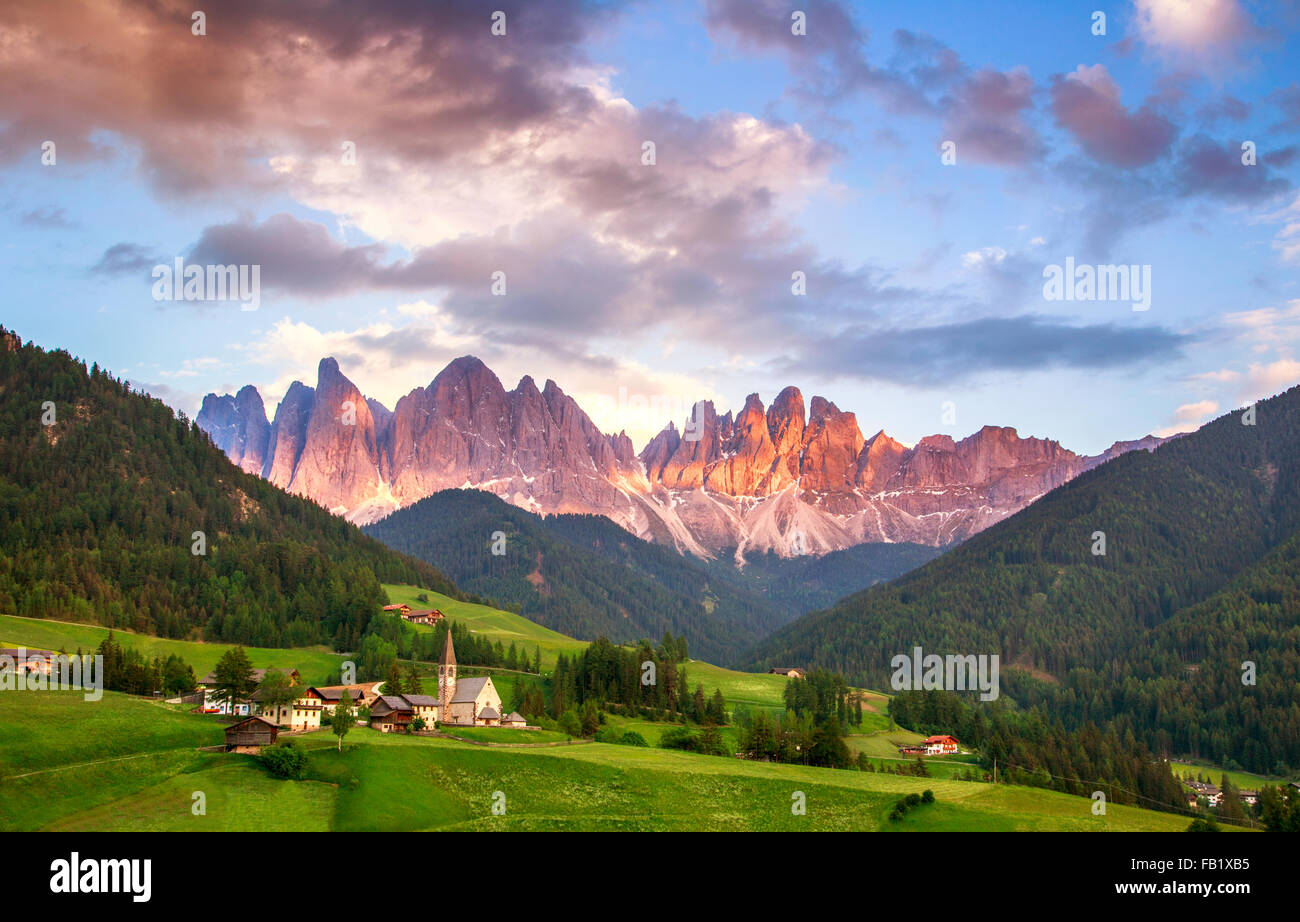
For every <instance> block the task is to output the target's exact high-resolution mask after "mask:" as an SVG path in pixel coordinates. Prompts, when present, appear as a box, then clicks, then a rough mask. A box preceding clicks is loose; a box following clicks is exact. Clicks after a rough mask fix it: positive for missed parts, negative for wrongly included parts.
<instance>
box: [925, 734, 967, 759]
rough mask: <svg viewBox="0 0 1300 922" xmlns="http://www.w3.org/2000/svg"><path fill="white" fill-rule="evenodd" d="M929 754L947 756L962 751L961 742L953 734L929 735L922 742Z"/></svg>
mask: <svg viewBox="0 0 1300 922" xmlns="http://www.w3.org/2000/svg"><path fill="white" fill-rule="evenodd" d="M921 745H923V746H924V747H925V754H926V755H928V756H947V755H953V754H954V753H958V752H961V744H960V743H958V742H957V740H956V739H955V738H954V737H951V736H927V737H926V738H925V740H924V742H923V743H922V744H921Z"/></svg>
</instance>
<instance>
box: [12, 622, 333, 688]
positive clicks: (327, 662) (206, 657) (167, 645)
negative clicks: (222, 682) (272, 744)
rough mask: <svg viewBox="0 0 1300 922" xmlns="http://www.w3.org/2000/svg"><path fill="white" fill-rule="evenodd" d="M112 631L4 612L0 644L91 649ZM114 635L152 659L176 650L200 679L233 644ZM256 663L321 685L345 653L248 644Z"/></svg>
mask: <svg viewBox="0 0 1300 922" xmlns="http://www.w3.org/2000/svg"><path fill="white" fill-rule="evenodd" d="M107 636H108V628H105V627H99V626H97V625H93V624H77V623H74V622H71V621H47V620H45V619H42V618H19V617H17V616H15V615H0V646H3V647H18V646H25V647H28V648H31V649H45V650H55V651H61V652H64V653H75V652H77V650H78V649H80V650H81V651H82V652H83V653H89V652H92V651H93V650H94V649H95V648H96V647H98V646H99V644H100V642H101V641H102V640H103V639H104V638H105V637H107ZM113 637H114V639H115V640H117V641H118V643H120V644H121V645H122V646H123V647H131V648H133V649H136V650H139V651H140V652H141V653H142V654H144V655H145V656H147V657H149V658H150V659H152V658H153V657H155V656H159V657H162V658H164V659H166V658H167V657H168V656H171V655H173V654H175V655H177V656H179V657H180V658H181V659H183V660H185V662H187V663H189V664H190V665H191V666H193V667H194V674H195V676H197V677H198V678H200V679H201V678H203V676H204V675H206V674H207V673H209V672H211V671H212V669H213V668H215V667H216V665H217V660H219V659H221V654H223V653H225V652H226V650H228V649H230V644H220V643H203V642H200V641H193V640H168V639H166V638H163V637H153V636H151V635H149V634H135V633H132V632H130V631H124V630H122V629H120V628H114V629H113ZM245 649H246V650H247V651H248V658H249V661H250V662H252V664H253V666H254V668H258V669H265V668H268V667H271V666H278V667H284V668H289V667H293V668H295V669H297V670H298V671H299V672H300V673H302V678H303V681H304V682H307V683H308V684H320V683H323V682H324V681H325V679H326V678H327V677H328V676H329V674H330V673H331V672H334V671H337V670H338V667H339V663H341V662H342V661H343V657H341V656H339V655H338V654H337V653H331V652H330V651H329V650H327V649H325V648H324V647H306V648H300V649H295V650H284V649H273V648H268V647H246V648H245Z"/></svg>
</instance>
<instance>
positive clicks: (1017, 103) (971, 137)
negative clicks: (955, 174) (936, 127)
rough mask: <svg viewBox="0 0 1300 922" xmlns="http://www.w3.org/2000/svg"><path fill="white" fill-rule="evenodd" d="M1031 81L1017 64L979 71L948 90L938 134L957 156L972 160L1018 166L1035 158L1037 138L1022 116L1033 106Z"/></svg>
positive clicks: (1039, 147) (1039, 143) (1038, 154)
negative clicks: (953, 146) (949, 142)
mask: <svg viewBox="0 0 1300 922" xmlns="http://www.w3.org/2000/svg"><path fill="white" fill-rule="evenodd" d="M1033 92H1034V81H1033V79H1032V78H1031V77H1030V76H1029V71H1027V70H1026V69H1025V68H1023V67H1017V68H1013V69H1012V70H1010V71H1007V72H1005V73H1003V72H1000V71H996V70H981V71H979V72H977V73H974V74H972V75H971V76H970V77H969V78H968V79H966V80H965V81H963V82H962V83H961V84H960V85H959V86H957V87H956V89H955V90H954V91H953V94H952V97H951V102H949V103H947V104H946V108H947V115H946V117H945V120H944V128H943V131H944V138H945V139H946V140H954V141H956V142H957V151H958V156H959V157H961V158H962V159H963V160H965V159H970V160H972V161H974V162H977V163H994V164H1001V165H1004V166H1010V165H1020V164H1025V163H1029V162H1031V161H1034V160H1037V159H1039V158H1041V156H1042V154H1043V150H1044V148H1043V143H1042V141H1041V140H1040V139H1039V137H1038V133H1037V132H1036V131H1035V130H1034V129H1033V128H1032V127H1031V126H1030V125H1029V123H1028V121H1027V119H1026V116H1027V115H1028V114H1029V113H1031V112H1032V111H1033Z"/></svg>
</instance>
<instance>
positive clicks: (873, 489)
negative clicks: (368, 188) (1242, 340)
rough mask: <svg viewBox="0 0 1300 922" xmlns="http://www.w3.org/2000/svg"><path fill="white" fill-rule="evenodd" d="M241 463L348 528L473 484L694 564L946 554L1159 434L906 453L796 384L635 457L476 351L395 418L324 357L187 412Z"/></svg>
mask: <svg viewBox="0 0 1300 922" xmlns="http://www.w3.org/2000/svg"><path fill="white" fill-rule="evenodd" d="M196 422H197V423H198V425H199V427H200V428H202V429H203V430H204V431H206V432H207V433H208V434H209V435H210V436H211V437H212V439H213V441H214V442H215V443H216V445H217V446H218V447H219V448H221V450H223V451H224V452H225V453H226V455H227V456H228V457H229V458H230V460H231V461H233V462H234V463H235V464H237V465H239V466H240V467H241V468H243V469H244V470H245V471H248V472H250V473H256V474H258V475H260V476H261V477H263V478H265V479H267V480H269V481H270V482H271V483H273V484H275V485H276V486H279V487H282V488H284V489H286V490H288V491H289V492H291V493H296V494H299V495H302V496H307V497H310V498H311V499H313V500H315V501H316V502H318V503H320V504H321V505H323V506H325V507H326V508H328V509H330V510H331V511H332V512H334V513H336V514H338V515H342V516H345V517H346V518H348V519H349V520H350V521H352V522H355V523H358V524H369V523H373V522H376V521H378V520H379V519H381V518H383V517H384V516H385V515H388V514H389V513H391V512H392V511H393V510H395V509H399V508H402V507H405V506H409V505H411V504H413V503H415V502H417V501H419V500H421V499H423V498H425V497H427V496H431V495H433V494H434V493H437V492H438V491H440V490H445V489H452V488H473V489H478V490H484V491H486V492H490V493H493V494H495V495H497V496H499V497H501V498H502V499H504V500H505V501H506V502H508V503H510V504H512V505H515V506H518V507H520V508H523V509H527V510H529V511H531V512H536V513H540V514H566V513H573V514H595V515H603V516H606V517H607V518H609V519H611V520H613V521H614V522H616V523H618V524H619V525H621V526H622V527H623V528H625V529H626V530H627V531H629V532H631V533H632V534H634V535H636V536H638V537H640V538H644V539H647V540H651V541H655V542H658V543H662V544H667V545H670V546H672V547H674V548H676V549H677V550H679V551H682V552H687V553H691V554H694V555H696V556H698V557H702V558H717V557H725V556H728V555H730V556H733V557H734V558H735V559H736V560H737V562H742V561H743V560H744V559H745V557H746V555H749V554H754V553H757V554H763V553H769V552H770V553H774V554H776V555H779V556H781V557H797V556H802V555H822V554H826V553H828V552H832V551H836V550H841V549H845V548H851V547H854V546H857V545H860V544H864V543H895V542H909V543H915V544H925V545H930V546H932V547H942V546H946V545H949V544H952V543H954V542H959V541H962V540H964V539H966V538H968V537H970V536H971V535H973V534H975V533H977V532H980V531H982V530H983V529H985V528H987V527H989V526H990V525H992V524H994V523H995V522H998V521H1001V520H1002V519H1005V518H1006V517H1007V516H1009V515H1011V514H1013V513H1015V512H1017V511H1018V510H1020V509H1022V508H1024V507H1025V506H1027V505H1028V504H1029V503H1031V502H1033V501H1034V500H1035V499H1037V498H1038V497H1040V496H1042V495H1043V494H1045V493H1047V492H1048V491H1050V490H1052V489H1054V488H1055V487H1058V486H1060V485H1061V484H1063V483H1065V482H1067V481H1069V480H1070V479H1072V478H1074V477H1076V476H1078V475H1079V474H1081V473H1083V472H1084V471H1087V470H1090V469H1092V468H1094V467H1096V466H1097V465H1099V464H1101V463H1102V462H1104V461H1108V460H1110V459H1111V458H1113V457H1116V456H1118V455H1120V454H1123V453H1125V452H1127V451H1131V450H1133V449H1136V448H1143V449H1147V450H1150V449H1152V448H1154V447H1155V446H1156V445H1158V444H1160V442H1161V440H1160V439H1157V438H1155V437H1153V436H1147V437H1145V438H1143V439H1139V440H1137V441H1132V442H1116V443H1115V444H1114V445H1112V446H1111V447H1110V448H1109V449H1107V450H1106V451H1105V452H1103V453H1102V454H1100V455H1096V456H1086V455H1080V454H1076V453H1075V452H1072V451H1069V450H1068V449H1066V448H1063V447H1062V446H1061V445H1060V444H1059V443H1057V442H1055V441H1052V440H1049V439H1040V438H1022V437H1021V436H1020V435H1019V434H1018V433H1017V432H1016V430H1015V429H1011V428H1004V427H997V426H985V427H984V428H982V429H980V430H979V431H978V432H976V433H974V434H973V435H970V436H968V437H966V438H964V439H961V440H959V441H956V440H954V439H953V438H952V437H951V436H949V435H943V434H938V435H929V436H926V437H925V438H923V439H921V440H920V442H918V443H917V444H916V445H915V446H911V447H909V446H907V445H904V444H902V443H901V442H898V441H896V440H895V439H892V438H890V437H889V436H888V435H887V434H886V433H885V432H883V431H879V432H876V433H875V434H874V435H872V436H870V437H869V438H867V437H864V436H863V434H862V430H861V429H860V428H859V425H858V421H857V417H856V416H855V414H853V413H851V412H847V411H843V410H840V409H839V408H838V407H837V406H836V405H835V404H834V403H832V402H830V401H828V400H826V399H825V398H823V397H820V396H814V397H813V398H812V400H811V401H810V402H809V404H808V405H807V407H806V408H805V403H804V398H803V394H802V393H801V392H800V391H799V389H798V388H795V387H787V388H785V389H784V390H782V391H781V392H780V393H779V394H778V395H777V396H776V398H775V400H773V401H772V404H771V405H770V406H769V407H766V408H765V407H764V405H763V403H762V401H761V400H760V399H759V395H758V394H751V395H749V397H748V398H747V399H746V401H745V405H744V407H743V408H742V409H741V410H740V411H739V412H738V413H734V414H733V413H732V412H731V411H728V412H726V413H725V414H722V415H719V414H718V413H717V411H716V409H715V408H714V406H713V403H712V402H710V401H701V402H699V403H697V404H696V405H695V407H694V409H693V413H692V418H691V419H690V420H689V421H687V422H686V424H685V425H684V427H683V430H680V431H679V430H678V428H677V426H676V424H675V423H674V422H673V421H668V423H667V425H666V426H665V427H664V428H663V430H662V431H661V432H659V433H658V434H657V435H655V436H654V437H653V438H652V439H650V441H649V442H648V443H647V444H646V446H645V447H644V448H643V449H642V451H641V452H640V453H639V454H637V453H636V452H635V451H634V449H633V445H632V441H631V439H629V438H628V436H627V435H626V434H625V433H622V432H620V433H619V434H617V435H612V434H606V433H602V432H601V431H600V429H599V428H597V426H596V425H595V424H594V423H593V422H592V420H591V418H590V417H589V416H588V415H587V414H586V413H585V412H584V411H583V410H582V408H581V407H580V406H579V405H578V403H577V402H576V401H575V400H574V399H573V398H572V397H569V396H568V395H566V394H565V393H564V392H563V391H562V390H561V389H560V387H559V385H557V384H556V383H555V382H554V381H550V380H548V381H547V382H546V384H545V386H544V387H542V388H541V389H540V390H539V389H538V387H537V385H536V383H535V382H534V381H533V379H532V378H531V377H527V376H526V377H524V378H523V379H521V380H520V381H519V383H518V384H517V385H516V386H515V388H514V389H513V390H510V391H507V390H506V389H505V387H504V386H503V385H502V383H501V381H500V380H499V379H498V378H497V376H496V375H495V374H494V373H493V372H492V371H491V369H489V368H488V367H487V366H486V365H485V364H483V362H481V361H480V360H479V359H477V358H474V357H472V356H464V357H461V358H458V359H456V360H454V361H452V362H451V363H450V364H448V365H447V367H446V368H444V369H443V370H442V371H441V372H440V373H439V374H438V375H437V376H436V377H435V378H434V379H433V381H432V382H430V384H429V385H428V386H427V387H417V388H415V389H414V390H412V391H411V392H410V393H408V394H407V395H406V396H404V397H402V398H401V399H400V400H398V401H397V404H396V406H395V407H394V408H393V409H392V410H391V411H390V410H389V409H388V408H387V407H385V406H384V405H383V404H381V403H380V402H378V401H377V400H373V399H367V398H366V397H365V396H364V395H363V394H362V393H361V391H360V390H359V389H358V388H357V386H356V385H355V384H353V383H352V381H350V380H349V379H348V378H347V377H346V376H345V375H344V374H343V373H342V372H341V371H340V369H339V365H338V362H337V361H336V360H335V359H333V358H325V359H323V360H322V361H321V362H320V365H319V368H318V372H317V383H316V386H315V387H314V388H312V387H308V386H307V385H305V384H303V383H302V382H300V381H295V382H294V383H293V384H292V385H291V386H290V388H289V390H288V392H287V393H286V394H285V396H284V399H283V400H281V401H280V403H279V405H278V406H277V408H276V411H275V416H274V419H271V420H268V418H267V414H266V408H265V403H264V401H263V398H262V396H261V394H260V393H259V392H258V391H257V389H256V388H254V387H252V386H245V387H243V388H241V389H240V390H239V392H238V393H237V394H235V395H234V396H231V395H228V394H227V395H220V396H219V395H216V394H208V395H207V396H206V397H205V398H204V400H203V406H202V409H201V410H200V411H199V414H198V416H197V417H196Z"/></svg>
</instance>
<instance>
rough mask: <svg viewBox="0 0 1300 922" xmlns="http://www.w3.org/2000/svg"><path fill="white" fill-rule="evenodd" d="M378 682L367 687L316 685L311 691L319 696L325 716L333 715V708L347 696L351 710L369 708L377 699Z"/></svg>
mask: <svg viewBox="0 0 1300 922" xmlns="http://www.w3.org/2000/svg"><path fill="white" fill-rule="evenodd" d="M381 684H382V683H380V682H372V683H371V684H369V685H317V686H316V687H315V688H313V689H312V690H313V691H315V692H316V694H318V695H320V696H321V703H322V706H323V707H324V709H325V710H324V713H325V714H333V713H334V708H336V707H338V703H339V702H340V701H342V700H343V696H344V695H347V696H348V697H349V698H351V699H352V708H353V710H356V709H358V708H363V707H371V706H372V705H374V703H375V701H376V700H377V699H378V698H379V692H378V691H377V689H378V687H379V685H381Z"/></svg>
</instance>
